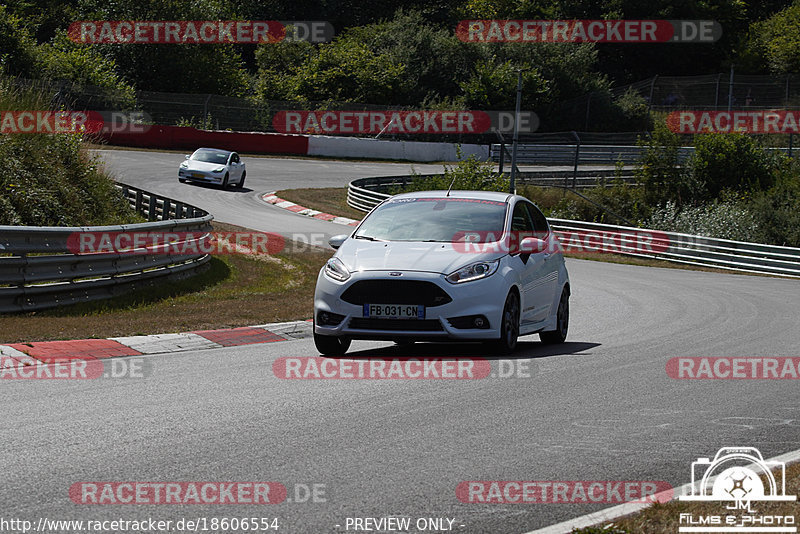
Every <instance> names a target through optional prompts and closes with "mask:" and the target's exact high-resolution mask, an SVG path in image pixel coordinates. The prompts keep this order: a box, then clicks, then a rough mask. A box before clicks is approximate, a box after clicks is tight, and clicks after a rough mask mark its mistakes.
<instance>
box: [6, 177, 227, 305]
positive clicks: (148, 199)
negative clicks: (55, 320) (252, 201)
mask: <svg viewBox="0 0 800 534" xmlns="http://www.w3.org/2000/svg"><path fill="white" fill-rule="evenodd" d="M117 187H119V188H120V189H121V191H122V193H123V195H124V196H125V197H126V198H127V199H128V201H129V202H130V204H131V206H133V207H134V208H136V209H137V210H138V211H139V212H140V213H142V214H143V215H144V216H145V217H147V218H148V219H149V220H150V221H152V222H147V223H138V224H123V225H117V226H84V227H47V226H0V254H2V255H0V313H9V312H24V311H32V310H41V309H45V308H52V307H56V306H65V305H68V304H75V303H77V302H86V301H91V300H98V299H104V298H109V297H113V296H116V295H119V294H122V293H126V292H128V291H131V290H133V289H141V288H145V287H150V286H152V285H154V284H155V283H158V282H162V281H163V280H165V279H169V278H179V277H183V276H186V275H188V274H190V273H192V272H193V271H195V270H196V269H198V268H199V267H201V266H203V265H204V264H205V263H206V262H208V261H209V260H210V259H211V258H210V256H208V255H207V254H194V255H177V254H164V253H142V254H130V253H128V254H126V253H121V254H120V253H99V254H74V252H75V251H74V245H72V246H71V241H70V236H74V234H75V233H76V232H170V233H174V232H194V233H201V235H206V234H207V232H209V231H210V230H211V220H212V219H213V217H212V216H211V215H209V214H208V213H206V212H205V211H203V210H201V209H199V208H196V207H194V206H190V205H187V204H184V203H182V202H178V201H175V200H172V199H169V198H166V197H162V196H159V195H156V194H153V193H148V192H147V191H143V190H141V189H138V188H136V187H132V186H129V185H125V184H118V186H117Z"/></svg>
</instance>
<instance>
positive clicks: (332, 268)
mask: <svg viewBox="0 0 800 534" xmlns="http://www.w3.org/2000/svg"><path fill="white" fill-rule="evenodd" d="M325 274H327V275H328V276H330V277H331V278H333V279H334V280H337V281H339V282H344V281H345V280H347V279H348V278H350V271H348V270H347V267H345V266H344V263H342V260H340V259H339V258H331V259H329V260H328V262H327V263H326V264H325Z"/></svg>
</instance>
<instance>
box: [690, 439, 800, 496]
mask: <svg viewBox="0 0 800 534" xmlns="http://www.w3.org/2000/svg"><path fill="white" fill-rule="evenodd" d="M762 477H763V479H762ZM679 499H680V500H683V501H737V502H742V501H751V500H752V501H796V500H797V496H796V495H789V496H787V495H786V464H785V463H784V462H775V461H766V460H764V457H763V456H762V455H761V452H760V451H759V450H758V449H756V448H755V447H722V448H721V449H720V450H719V451H717V454H716V455H715V456H714V459H713V460H710V459H709V458H698V459H697V460H696V461H695V462H692V488H691V495H684V496H681V497H679Z"/></svg>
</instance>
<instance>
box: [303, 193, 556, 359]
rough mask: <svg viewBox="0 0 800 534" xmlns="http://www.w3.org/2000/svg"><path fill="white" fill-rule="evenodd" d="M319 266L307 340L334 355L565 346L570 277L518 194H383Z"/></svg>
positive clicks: (540, 218) (552, 239) (334, 241)
mask: <svg viewBox="0 0 800 534" xmlns="http://www.w3.org/2000/svg"><path fill="white" fill-rule="evenodd" d="M329 243H330V245H331V246H332V247H333V248H335V249H337V251H336V253H335V254H334V255H333V257H332V258H331V259H330V260H328V261H327V263H326V264H325V265H324V266H323V268H322V269H321V270H320V273H319V277H318V278H317V287H316V291H315V294H314V342H315V344H316V347H317V350H319V352H320V353H322V354H324V355H329V356H333V355H341V354H344V353H345V352H346V351H347V349H348V348H349V347H350V341H351V340H353V339H378V340H391V341H395V342H397V343H401V344H403V343H411V342H414V341H421V340H430V341H441V340H445V341H446V340H451V341H485V342H488V343H490V344H491V345H493V347H494V349H495V350H496V352H500V353H509V352H512V351H513V350H514V349H515V348H516V345H517V338H518V337H519V336H522V335H527V334H534V333H538V334H539V337H540V338H541V340H542V341H543V342H545V343H561V342H563V341H564V339H565V338H566V336H567V328H568V326H569V296H570V285H569V275H568V274H567V269H566V266H565V265H564V257H563V255H562V254H561V247H560V245H559V243H558V239H557V238H556V236H555V235H554V234H553V232H552V231H551V230H550V226H549V225H548V223H547V219H546V218H545V217H544V215H543V214H542V212H541V211H539V209H538V208H537V207H536V206H535V205H534V204H533V203H531V202H530V201H528V200H527V199H526V198H524V197H521V196H518V195H512V194H508V193H498V192H488V191H452V192H449V193H448V192H445V191H426V192H416V193H406V194H402V195H397V196H394V197H391V198H389V199H387V200H386V201H384V202H383V203H381V204H380V205H378V206H377V207H376V208H375V209H374V210H372V212H370V214H369V215H367V217H366V218H365V219H364V220H363V221H362V222H361V224H359V226H358V227H357V228H356V230H355V231H354V232H353V234H352V235H350V236H347V235H341V236H336V237H333V238H331V239H330V241H329Z"/></svg>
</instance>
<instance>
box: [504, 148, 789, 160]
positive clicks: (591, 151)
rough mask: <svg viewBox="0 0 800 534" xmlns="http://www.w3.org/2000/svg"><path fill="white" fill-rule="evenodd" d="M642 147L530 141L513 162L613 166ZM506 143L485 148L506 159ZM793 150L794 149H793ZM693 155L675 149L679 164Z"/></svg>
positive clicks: (639, 152) (637, 156) (638, 153)
mask: <svg viewBox="0 0 800 534" xmlns="http://www.w3.org/2000/svg"><path fill="white" fill-rule="evenodd" d="M645 150H646V147H639V146H635V145H581V144H560V145H557V144H547V145H545V144H530V143H520V144H519V145H517V164H523V163H536V164H550V165H615V164H617V163H620V162H621V163H624V164H626V165H633V164H635V163H637V162H638V161H639V159H640V158H641V156H642V155H643V154H644V151H645ZM765 150H768V151H779V152H783V153H784V154H788V155H789V156H791V155H792V153H793V152H792V148H791V147H786V148H767V149H765ZM509 151H510V147H509V145H508V144H506V145H505V147H504V145H503V144H501V143H494V144H492V145H491V148H490V150H489V157H490V159H491V160H492V161H501V157H502V155H503V154H504V153H505V156H506V157H505V158H503V160H504V161H510V158H509V157H508V153H509ZM794 152H797V151H796V150H795V151H794ZM693 154H694V147H693V146H682V147H679V148H678V162H679V163H683V162H685V161H686V160H688V159H689V158H690V157H691V156H692V155H693Z"/></svg>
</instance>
